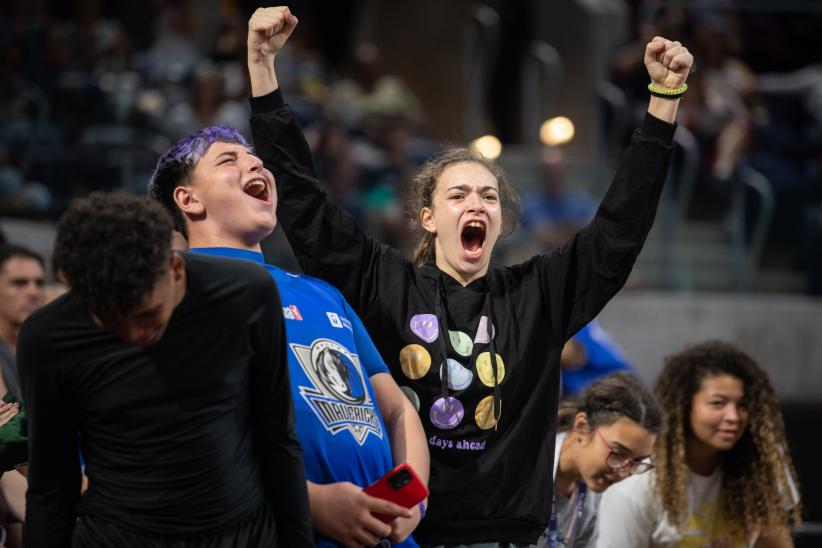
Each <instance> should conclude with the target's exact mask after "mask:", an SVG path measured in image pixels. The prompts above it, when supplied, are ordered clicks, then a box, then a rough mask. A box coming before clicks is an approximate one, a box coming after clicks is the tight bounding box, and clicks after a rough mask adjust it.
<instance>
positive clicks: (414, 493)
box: [363, 463, 428, 523]
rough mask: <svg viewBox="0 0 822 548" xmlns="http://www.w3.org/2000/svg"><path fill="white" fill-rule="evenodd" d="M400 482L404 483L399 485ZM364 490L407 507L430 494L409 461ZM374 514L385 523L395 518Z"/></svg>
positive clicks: (373, 495)
mask: <svg viewBox="0 0 822 548" xmlns="http://www.w3.org/2000/svg"><path fill="white" fill-rule="evenodd" d="M406 474H407V475H406ZM400 483H401V484H402V485H399V484H400ZM363 491H365V493H366V494H368V495H371V496H372V497H377V498H381V499H385V500H387V501H391V502H393V503H394V504H399V505H400V506H404V507H405V508H412V507H414V506H415V505H416V504H419V503H420V502H421V501H423V500H425V498H426V497H427V496H428V488H427V487H426V486H425V484H424V483H423V482H421V481H420V478H418V477H417V474H415V473H414V469H413V468H411V466H409V465H408V464H407V463H403V464H400V465H399V466H397V467H396V468H394V469H393V470H391V471H390V472H388V473H387V474H385V475H384V476H383V477H381V478H380V479H378V480H377V481H375V482H374V483H372V484H371V485H369V486H368V487H365V488H364V489H363ZM374 515H375V516H376V517H377V519H379V520H381V521H384V522H385V523H391V522H392V521H394V519H395V517H394V516H389V515H386V514H374Z"/></svg>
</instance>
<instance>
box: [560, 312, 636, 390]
mask: <svg viewBox="0 0 822 548" xmlns="http://www.w3.org/2000/svg"><path fill="white" fill-rule="evenodd" d="M559 364H560V366H561V367H562V397H563V398H574V397H576V396H577V395H579V393H580V392H582V391H583V390H584V389H585V388H586V387H587V386H588V385H589V384H591V383H592V382H594V381H595V380H596V379H598V378H600V377H604V376H605V375H609V374H611V373H614V372H616V371H628V372H631V371H633V368H632V367H631V364H630V362H629V361H628V358H627V357H625V354H624V353H623V352H622V349H621V348H619V346H618V345H617V343H616V342H615V341H614V340H613V339H612V338H611V335H609V334H608V332H607V331H605V329H603V328H602V326H601V325H600V323H599V321H598V320H596V319H594V320H592V321H591V322H590V323H588V324H587V325H585V326H584V327H583V328H582V329H580V330H579V331H577V332H576V334H575V335H574V336H573V337H571V338H570V339H568V340H567V341H566V342H565V346H564V347H563V348H562V355H561V356H560V359H559Z"/></svg>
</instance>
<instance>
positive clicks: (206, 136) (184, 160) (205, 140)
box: [148, 126, 252, 238]
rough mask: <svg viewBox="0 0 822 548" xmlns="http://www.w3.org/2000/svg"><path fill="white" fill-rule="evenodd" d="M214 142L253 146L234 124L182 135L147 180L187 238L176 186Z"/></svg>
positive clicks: (150, 190)
mask: <svg viewBox="0 0 822 548" xmlns="http://www.w3.org/2000/svg"><path fill="white" fill-rule="evenodd" d="M214 143H236V144H238V145H242V146H244V147H246V148H247V149H249V150H251V149H252V147H251V145H250V144H249V143H248V141H246V139H245V137H243V136H242V134H241V133H240V132H239V131H237V130H236V129H234V128H233V127H231V126H211V127H207V128H204V129H201V130H199V131H195V132H194V133H191V134H189V135H187V136H185V137H183V138H182V139H180V140H179V141H178V142H177V144H176V145H174V146H173V147H171V148H170V149H168V150H167V151H166V153H165V154H163V155H162V156H161V157H160V159H159V160H158V161H157V167H155V168H154V173H153V174H152V175H151V179H149V182H148V195H149V196H150V197H152V198H154V199H155V200H157V201H158V202H160V203H161V204H163V206H164V207H165V208H166V209H167V210H168V212H169V213H170V214H171V217H172V218H173V219H174V228H175V229H176V230H177V231H178V232H180V233H182V234H183V236H185V237H186V238H188V230H187V229H186V222H185V219H184V218H183V214H182V212H181V211H180V208H178V207H177V203H176V202H175V201H174V189H175V188H177V187H178V186H180V185H184V184H186V182H187V181H188V178H189V177H191V174H192V173H194V169H195V168H196V167H197V164H198V163H199V162H200V160H201V159H202V158H203V156H205V153H206V151H208V148H209V147H210V146H211V145H213V144H214Z"/></svg>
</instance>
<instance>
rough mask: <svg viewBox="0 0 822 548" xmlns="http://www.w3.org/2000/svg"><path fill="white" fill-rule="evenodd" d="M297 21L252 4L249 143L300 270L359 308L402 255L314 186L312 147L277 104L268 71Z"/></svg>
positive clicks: (289, 114)
mask: <svg viewBox="0 0 822 548" xmlns="http://www.w3.org/2000/svg"><path fill="white" fill-rule="evenodd" d="M296 21H297V20H296V18H295V17H294V16H293V15H291V13H290V12H289V11H288V9H287V8H267V9H265V10H263V9H260V10H257V12H255V14H254V15H253V16H252V18H251V20H250V21H249V31H248V72H249V76H250V80H251V94H252V98H251V109H252V118H251V130H252V134H253V137H254V144H255V149H256V152H257V154H258V155H259V156H260V158H262V160H263V162H264V163H265V166H266V168H268V169H269V170H270V171H271V173H273V174H274V178H275V181H276V185H277V194H278V196H277V217H278V220H279V222H280V224H281V225H282V227H283V230H285V234H286V237H287V238H288V241H289V244H290V245H291V248H292V249H293V251H294V254H295V255H296V257H297V259H298V260H299V262H300V266H301V267H302V269H303V271H304V272H305V273H306V274H309V275H312V276H316V277H318V278H322V279H325V280H327V281H329V282H330V283H331V284H333V285H334V286H336V287H337V288H338V289H339V290H340V291H341V292H342V293H343V294H344V295H345V298H346V299H347V300H348V302H350V303H351V304H352V305H353V306H354V308H355V309H356V310H357V311H358V312H359V313H360V314H364V311H365V310H367V308H368V306H369V303H371V302H372V300H373V299H374V298H375V297H376V293H377V289H376V287H377V284H378V283H379V279H380V276H381V271H382V270H383V269H384V268H386V267H392V266H394V265H400V266H401V265H403V264H404V261H403V260H402V258H401V256H400V255H399V253H397V252H395V251H394V250H391V249H390V248H388V247H386V246H381V245H380V244H379V243H378V242H376V241H374V240H372V239H370V238H368V237H367V236H366V235H365V234H364V233H363V232H362V230H361V229H360V227H359V226H358V224H357V222H356V221H355V220H354V219H353V218H352V217H351V216H350V215H348V214H347V213H346V212H345V211H343V210H342V209H341V208H339V207H337V206H336V205H334V204H332V203H330V202H329V201H328V199H327V196H326V194H325V192H324V191H323V190H322V189H321V188H320V185H319V183H318V181H317V177H316V172H315V169H314V162H313V159H312V157H311V150H310V148H309V146H308V143H307V142H306V141H305V136H304V135H303V131H302V129H301V128H300V126H299V124H298V122H297V120H296V117H295V116H294V112H293V111H292V110H291V109H290V108H289V107H288V106H286V105H285V104H284V103H283V100H282V95H281V93H280V91H279V85H278V83H277V77H276V73H275V70H274V63H275V59H276V54H277V51H279V48H281V47H282V45H283V44H284V43H285V41H286V39H287V38H288V36H289V35H290V34H291V31H292V30H293V29H294V25H296ZM386 258H389V259H390V260H389V261H384V259H386ZM383 277H384V275H383Z"/></svg>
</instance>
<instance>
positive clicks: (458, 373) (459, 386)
mask: <svg viewBox="0 0 822 548" xmlns="http://www.w3.org/2000/svg"><path fill="white" fill-rule="evenodd" d="M445 363H447V364H448V388H450V389H451V390H465V389H466V388H468V386H469V385H470V384H471V381H472V380H474V374H473V373H472V372H471V370H470V369H467V368H465V367H463V366H462V364H461V363H460V362H458V361H457V360H452V359H451V358H448V360H447V362H445ZM445 363H443V364H442V365H440V378H442V374H443V369H445Z"/></svg>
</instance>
